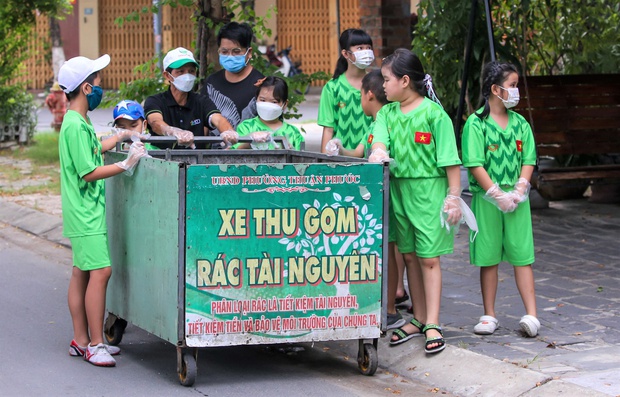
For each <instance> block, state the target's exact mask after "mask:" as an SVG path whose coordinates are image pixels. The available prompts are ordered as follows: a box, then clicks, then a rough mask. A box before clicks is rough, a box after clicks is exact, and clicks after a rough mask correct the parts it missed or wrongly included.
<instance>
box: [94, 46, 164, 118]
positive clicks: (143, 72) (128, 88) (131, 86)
mask: <svg viewBox="0 0 620 397" xmlns="http://www.w3.org/2000/svg"><path fill="white" fill-rule="evenodd" d="M159 64H160V58H159V57H156V58H153V59H151V60H149V61H148V62H146V63H143V64H141V65H138V66H136V67H135V68H134V69H133V79H131V80H130V81H128V82H122V83H121V84H120V87H119V89H118V91H106V93H105V96H104V100H103V102H102V106H103V107H110V106H114V105H116V104H117V103H118V102H120V101H122V100H123V99H132V100H134V101H137V102H140V103H143V102H144V100H145V99H146V98H147V97H148V96H150V95H153V94H157V93H158V92H162V91H163V90H164V89H165V88H166V87H167V85H166V83H165V82H164V78H163V76H162V73H161V71H160V70H159V69H158V67H157V65H159Z"/></svg>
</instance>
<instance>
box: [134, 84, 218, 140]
mask: <svg viewBox="0 0 620 397" xmlns="http://www.w3.org/2000/svg"><path fill="white" fill-rule="evenodd" d="M144 112H145V114H146V116H147V118H148V116H149V114H152V113H161V115H162V117H163V118H164V121H165V122H166V124H168V125H169V126H172V127H177V128H181V129H183V130H187V131H191V132H192V133H193V134H194V136H208V135H210V134H208V132H207V131H208V130H211V129H212V128H211V126H210V125H209V116H211V115H212V114H214V113H219V111H218V110H217V108H216V107H215V104H214V103H213V101H211V100H210V99H209V98H208V97H206V96H204V95H200V94H195V93H193V92H188V96H187V102H186V103H185V105H183V106H181V105H179V104H178V103H177V101H176V100H175V99H174V97H173V96H172V93H171V92H170V89H168V90H167V91H165V92H162V93H160V94H156V95H151V96H150V97H148V98H146V101H145V102H144ZM205 129H207V131H205ZM149 130H151V131H152V128H151V126H150V125H149ZM157 146H158V147H161V148H168V147H170V148H171V147H172V146H174V145H173V144H170V145H166V144H160V143H158V144H157ZM200 146H202V148H204V145H196V147H198V148H201V147H200Z"/></svg>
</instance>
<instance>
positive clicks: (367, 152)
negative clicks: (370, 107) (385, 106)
mask: <svg viewBox="0 0 620 397" xmlns="http://www.w3.org/2000/svg"><path fill="white" fill-rule="evenodd" d="M375 123H376V121H375V120H373V121H372V123H370V126H369V127H368V133H367V134H366V138H365V139H364V141H363V142H362V143H363V144H364V157H365V158H368V156H369V155H370V148H371V147H372V144H373V142H374V139H375V132H374V130H375Z"/></svg>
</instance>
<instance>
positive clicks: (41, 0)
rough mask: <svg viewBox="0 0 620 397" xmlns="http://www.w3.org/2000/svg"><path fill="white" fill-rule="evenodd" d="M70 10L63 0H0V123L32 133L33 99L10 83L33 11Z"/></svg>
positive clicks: (21, 58) (18, 67)
mask: <svg viewBox="0 0 620 397" xmlns="http://www.w3.org/2000/svg"><path fill="white" fill-rule="evenodd" d="M70 9H71V6H70V5H69V3H68V2H67V1H66V0H21V1H2V2H0V122H3V123H6V124H9V125H16V124H19V125H21V126H24V127H26V128H28V132H29V134H32V132H33V131H34V129H35V128H36V124H37V121H36V120H37V118H36V112H35V111H34V109H36V107H35V106H34V98H33V97H32V95H30V94H28V93H26V88H25V87H24V85H23V84H15V83H12V80H14V79H15V78H17V77H18V76H19V74H20V73H21V72H22V69H23V65H22V63H23V61H24V60H25V59H26V58H27V57H28V56H29V55H30V54H29V53H28V44H29V42H30V40H31V39H32V31H33V27H34V26H35V23H36V14H35V12H34V10H37V11H38V12H40V13H42V14H46V15H49V16H54V17H55V16H60V15H63V14H64V13H65V12H67V11H68V10H70Z"/></svg>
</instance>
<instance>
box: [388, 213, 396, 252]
mask: <svg viewBox="0 0 620 397" xmlns="http://www.w3.org/2000/svg"><path fill="white" fill-rule="evenodd" d="M389 207H390V208H389V209H388V213H389V214H390V223H389V224H388V243H395V242H396V219H394V210H392V205H391V204H390V205H389Z"/></svg>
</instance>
